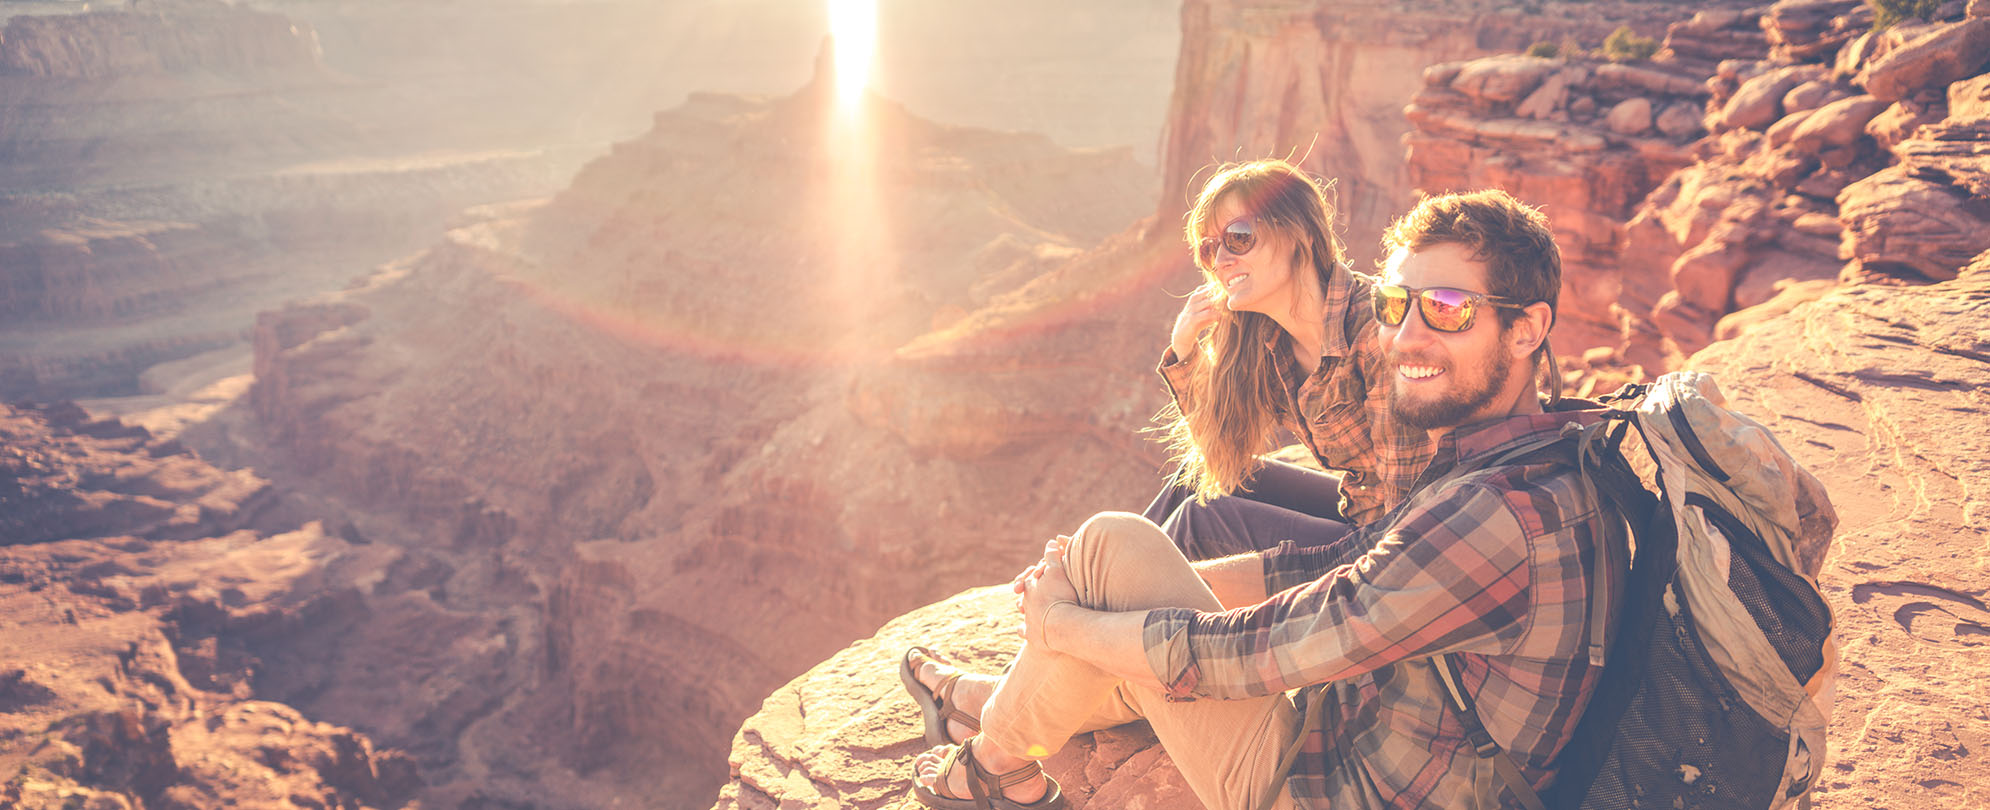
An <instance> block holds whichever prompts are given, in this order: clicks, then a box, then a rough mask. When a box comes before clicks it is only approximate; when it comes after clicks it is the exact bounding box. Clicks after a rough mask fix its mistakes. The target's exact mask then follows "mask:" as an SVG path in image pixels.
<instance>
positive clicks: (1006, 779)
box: [958, 743, 1043, 794]
mask: <svg viewBox="0 0 1990 810" xmlns="http://www.w3.org/2000/svg"><path fill="white" fill-rule="evenodd" d="M958 750H960V751H962V752H964V753H962V754H961V755H960V759H961V761H962V762H963V763H965V764H966V765H967V767H968V774H969V775H970V776H971V777H973V778H971V779H970V780H969V781H970V782H973V781H984V783H985V784H986V785H987V786H988V787H989V788H990V790H991V791H992V792H994V793H997V794H1006V793H1007V792H1008V790H1009V788H1012V787H1015V786H1017V785H1021V784H1023V783H1025V782H1028V781H1030V780H1032V779H1035V778H1036V777H1037V776H1038V775H1039V774H1042V773H1043V763H1040V762H1037V761H1035V760H1031V761H1029V762H1025V763H1023V764H1022V765H1021V766H1019V767H1017V768H1016V769H1015V770H1012V771H1004V772H1002V773H995V772H993V771H990V770H988V768H987V766H985V765H982V764H981V760H980V759H978V758H976V757H975V756H974V752H973V751H972V750H969V746H968V745H967V744H966V743H962V744H961V746H960V748H959V749H958Z"/></svg>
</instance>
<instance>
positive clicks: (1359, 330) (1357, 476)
mask: <svg viewBox="0 0 1990 810" xmlns="http://www.w3.org/2000/svg"><path fill="white" fill-rule="evenodd" d="M1325 292H1326V304H1325V305H1324V306H1322V307H1321V309H1320V317H1321V319H1322V320H1323V321H1324V322H1325V323H1326V325H1327V330H1326V343H1325V345H1324V346H1322V347H1321V349H1320V355H1321V356H1320V366H1319V368H1317V369H1315V370H1314V371H1313V373H1312V374H1310V375H1305V376H1304V378H1303V379H1301V378H1300V372H1299V371H1298V363H1297V362H1296V361H1291V360H1287V367H1289V368H1290V370H1291V376H1290V377H1288V380H1296V381H1297V384H1296V385H1288V386H1287V387H1288V390H1290V392H1291V395H1292V403H1291V407H1290V409H1289V410H1288V411H1287V412H1286V413H1285V414H1283V415H1282V416H1284V420H1285V428H1286V429H1287V430H1290V431H1292V433H1293V435H1295V436H1297V437H1299V440H1300V441H1301V442H1303V443H1304V444H1305V445H1306V449H1308V450H1311V451H1312V452H1313V457H1314V458H1315V459H1317V460H1319V462H1320V464H1321V465H1322V466H1324V467H1326V468H1327V469H1330V470H1340V471H1341V472H1342V476H1341V485H1340V486H1341V503H1340V509H1341V514H1342V515H1343V516H1345V517H1346V518H1347V519H1348V521H1349V522H1351V523H1353V524H1354V525H1356V526H1366V525H1368V524H1370V523H1374V522H1375V521H1376V520H1379V519H1381V517H1382V516H1383V515H1384V514H1386V513H1388V511H1389V510H1390V509H1392V508H1394V507H1395V506H1396V504H1399V503H1402V501H1403V498H1405V497H1407V496H1408V495H1409V493H1410V487H1411V486H1412V485H1413V484H1415V483H1416V477H1417V474H1418V473H1421V472H1423V469H1424V467H1426V466H1428V465H1429V463H1430V459H1431V456H1432V454H1433V453H1435V452H1436V445H1435V443H1434V442H1432V441H1431V440H1430V434H1429V433H1426V432H1424V431H1423V430H1421V429H1419V428H1413V427H1410V426H1408V425H1404V424H1402V423H1401V422H1398V421H1396V419H1395V417H1394V416H1392V415H1390V413H1389V387H1388V386H1387V385H1370V381H1373V380H1387V379H1388V378H1389V377H1388V372H1387V371H1386V370H1385V368H1384V362H1385V360H1386V358H1385V357H1384V356H1383V353H1382V347H1381V346H1382V345H1381V340H1380V338H1379V337H1378V336H1377V335H1376V325H1375V310H1374V308H1373V307H1372V306H1371V305H1370V304H1369V301H1368V298H1369V292H1368V282H1367V280H1366V279H1363V278H1361V277H1359V276H1356V275H1354V274H1353V273H1352V272H1350V271H1348V270H1347V269H1346V268H1340V269H1337V270H1336V271H1335V272H1334V273H1333V275H1331V276H1330V277H1328V280H1327V289H1326V291H1325ZM1195 362H1197V361H1196V358H1189V360H1188V361H1187V362H1177V359H1176V357H1175V354H1174V349H1172V348H1170V349H1168V350H1167V352H1166V354H1164V355H1163V356H1162V358H1161V366H1160V368H1159V369H1158V370H1159V371H1160V373H1161V378H1162V379H1163V380H1166V381H1167V383H1168V391H1169V392H1170V393H1172V394H1173V395H1174V397H1175V405H1176V406H1177V407H1179V408H1180V409H1181V410H1182V411H1183V412H1187V411H1188V409H1189V408H1190V407H1192V406H1193V404H1194V403H1193V402H1192V401H1191V400H1190V399H1188V398H1185V396H1184V395H1185V394H1186V393H1187V392H1188V390H1189V389H1188V378H1189V371H1190V369H1191V368H1192V367H1193V366H1194V364H1195ZM1295 414H1296V416H1295Z"/></svg>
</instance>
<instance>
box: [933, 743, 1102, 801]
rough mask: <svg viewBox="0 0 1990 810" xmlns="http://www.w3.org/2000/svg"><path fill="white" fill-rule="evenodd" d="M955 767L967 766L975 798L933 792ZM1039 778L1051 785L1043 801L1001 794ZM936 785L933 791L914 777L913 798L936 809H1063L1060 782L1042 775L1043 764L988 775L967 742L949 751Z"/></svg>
mask: <svg viewBox="0 0 1990 810" xmlns="http://www.w3.org/2000/svg"><path fill="white" fill-rule="evenodd" d="M955 765H966V766H967V792H968V793H970V794H972V795H973V797H972V798H967V799H963V798H960V797H958V796H946V795H942V794H941V793H939V792H938V791H937V790H935V789H934V788H938V787H944V786H945V785H946V783H947V774H949V773H953V770H954V766H955ZM1039 775H1042V776H1043V781H1045V782H1047V783H1049V784H1048V786H1046V787H1045V789H1044V791H1043V798H1041V799H1037V800H1036V801H1033V802H1030V803H1029V804H1023V803H1022V802H1018V801H1016V800H1014V799H1010V798H1008V797H1006V796H1003V795H1002V791H1003V790H1006V789H1008V788H1011V787H1015V786H1016V785H1020V784H1024V783H1026V782H1028V781H1030V780H1031V779H1034V778H1036V777H1037V776H1039ZM933 784H934V787H931V788H929V787H926V786H925V785H922V784H919V782H918V774H917V773H914V774H913V782H912V797H913V798H914V799H918V800H919V803H920V804H922V805H925V806H927V807H930V808H933V810H1064V791H1062V790H1060V789H1058V787H1057V780H1055V779H1052V778H1050V776H1049V775H1048V774H1044V773H1043V763H1040V762H1031V763H1029V764H1027V765H1024V766H1022V767H1020V768H1017V769H1015V770H1013V771H1010V772H1008V773H989V772H988V770H987V769H986V768H983V767H981V763H980V762H977V761H976V760H975V759H974V751H973V750H972V749H971V748H970V747H969V746H968V745H967V744H965V743H963V744H961V745H957V746H954V748H953V750H952V751H949V752H947V758H946V760H945V761H943V762H941V763H940V772H939V776H938V778H936V779H934V780H933Z"/></svg>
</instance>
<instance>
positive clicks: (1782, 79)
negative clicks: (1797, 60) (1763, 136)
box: [1719, 65, 1824, 130]
mask: <svg viewBox="0 0 1990 810" xmlns="http://www.w3.org/2000/svg"><path fill="white" fill-rule="evenodd" d="M1823 75H1824V68H1822V67H1819V66H1817V65H1790V66H1788V67H1782V68H1777V69H1774V70H1770V71H1768V72H1766V73H1763V74H1761V75H1758V76H1756V77H1754V78H1752V79H1749V80H1747V81H1744V82H1742V83H1741V87H1740V88H1739V89H1737V90H1735V91H1734V96H1733V97H1731V98H1729V99H1728V100H1727V104H1726V106H1724V107H1722V108H1721V112H1720V118H1719V124H1720V126H1719V128H1720V129H1758V130H1759V129H1762V128H1763V127H1766V126H1768V125H1770V124H1772V123H1774V122H1775V121H1776V119H1778V118H1781V117H1782V114H1783V96H1785V95H1788V94H1789V92H1790V91H1791V90H1792V89H1795V88H1796V86H1797V85H1799V84H1803V83H1804V82H1807V81H1811V80H1814V79H1818V78H1821V77H1823Z"/></svg>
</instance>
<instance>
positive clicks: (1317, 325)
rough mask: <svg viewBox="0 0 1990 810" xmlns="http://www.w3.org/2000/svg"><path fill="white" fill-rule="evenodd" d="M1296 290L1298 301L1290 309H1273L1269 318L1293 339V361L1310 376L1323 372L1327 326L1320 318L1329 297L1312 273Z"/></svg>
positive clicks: (1294, 287) (1296, 299)
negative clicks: (1321, 362) (1319, 370)
mask: <svg viewBox="0 0 1990 810" xmlns="http://www.w3.org/2000/svg"><path fill="white" fill-rule="evenodd" d="M1292 286H1293V291H1294V294H1295V300H1293V301H1291V302H1289V303H1290V305H1289V306H1275V307H1271V310H1272V311H1271V312H1268V313H1265V314H1266V315H1268V316H1270V318H1271V319H1272V321H1273V322H1274V323H1277V324H1278V325H1279V327H1280V328H1282V329H1284V330H1285V333H1286V334H1287V335H1291V336H1292V351H1293V354H1294V355H1295V356H1294V358H1293V359H1295V360H1298V361H1299V365H1301V366H1303V367H1304V368H1305V369H1306V371H1307V373H1309V374H1310V373H1312V371H1313V370H1314V369H1317V368H1319V366H1320V353H1321V352H1323V351H1325V350H1326V346H1327V323H1326V321H1325V320H1324V319H1322V318H1321V317H1320V309H1321V308H1322V307H1324V306H1326V301H1327V295H1326V291H1325V290H1322V289H1320V282H1319V279H1318V277H1317V276H1314V275H1312V274H1310V273H1308V274H1306V275H1305V277H1304V281H1303V283H1300V284H1294V285H1292Z"/></svg>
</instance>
